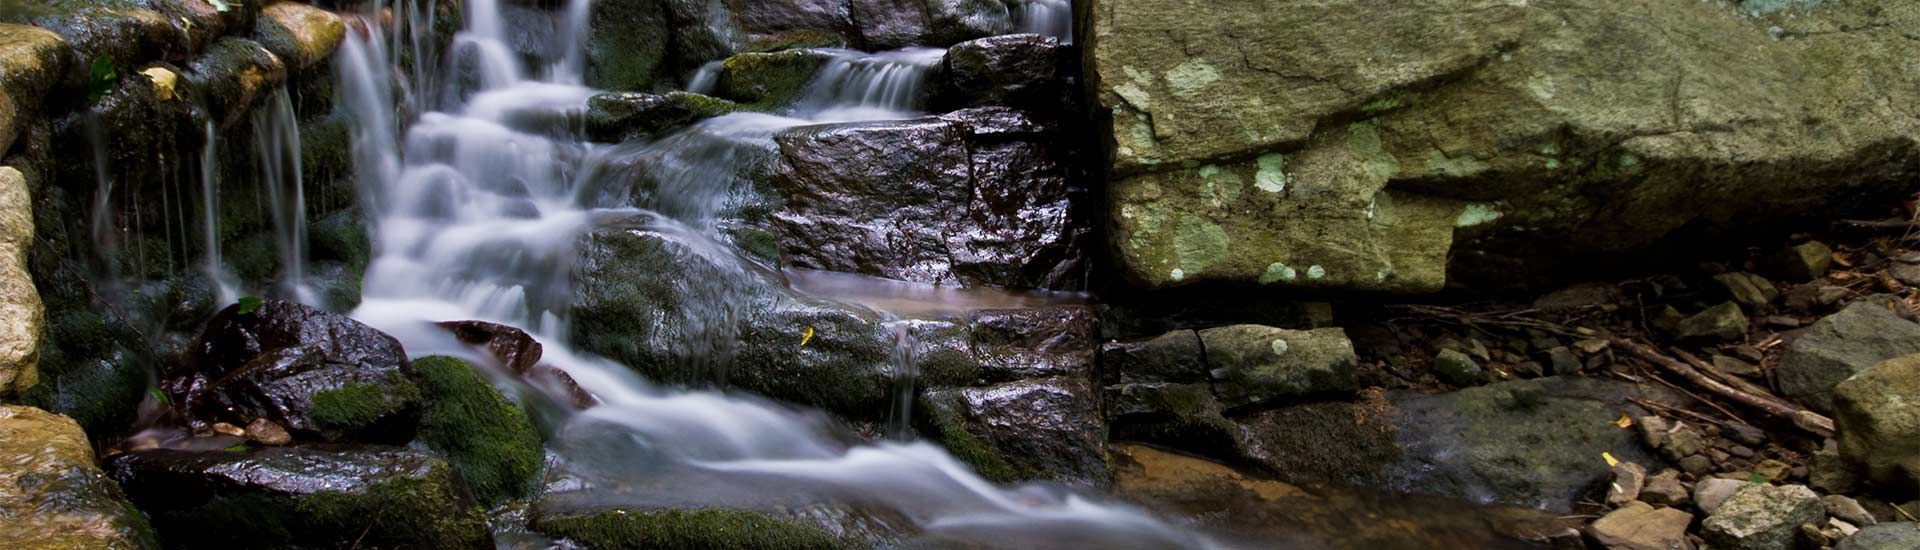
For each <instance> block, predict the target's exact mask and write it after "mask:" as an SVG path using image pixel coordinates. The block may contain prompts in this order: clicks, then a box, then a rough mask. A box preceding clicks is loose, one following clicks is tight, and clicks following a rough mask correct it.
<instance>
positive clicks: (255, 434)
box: [247, 418, 293, 447]
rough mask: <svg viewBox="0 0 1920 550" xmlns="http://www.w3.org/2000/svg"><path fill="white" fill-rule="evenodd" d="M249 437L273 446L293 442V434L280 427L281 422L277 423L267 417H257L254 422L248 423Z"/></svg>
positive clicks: (256, 441)
mask: <svg viewBox="0 0 1920 550" xmlns="http://www.w3.org/2000/svg"><path fill="white" fill-rule="evenodd" d="M247 438H248V439H252V440H253V441H254V442H255V443H259V444H261V445H267V446H271V447H278V446H281V445H286V444H288V443H292V442H293V436H292V435H291V434H288V433H287V429H286V428H283V427H280V425H279V424H275V423H273V421H272V420H267V419H265V418H255V419H253V422H249V423H247Z"/></svg>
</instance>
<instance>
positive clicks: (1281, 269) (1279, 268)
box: [1260, 262, 1300, 285]
mask: <svg viewBox="0 0 1920 550" xmlns="http://www.w3.org/2000/svg"><path fill="white" fill-rule="evenodd" d="M1299 277H1300V274H1299V272H1297V271H1294V269H1293V268H1291V267H1287V264H1283V263H1280V262H1274V263H1271V264H1267V272H1266V273H1261V274H1260V284H1263V285H1270V284H1273V283H1278V282H1282V281H1291V280H1294V279H1297V278H1299Z"/></svg>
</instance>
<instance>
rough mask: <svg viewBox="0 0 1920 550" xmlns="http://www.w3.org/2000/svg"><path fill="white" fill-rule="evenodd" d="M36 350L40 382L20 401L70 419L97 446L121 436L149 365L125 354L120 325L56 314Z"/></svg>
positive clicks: (78, 313) (84, 314)
mask: <svg viewBox="0 0 1920 550" xmlns="http://www.w3.org/2000/svg"><path fill="white" fill-rule="evenodd" d="M50 321H51V322H50V323H49V324H48V330H47V334H48V337H47V339H46V340H45V341H43V342H42V344H41V348H40V363H39V376H40V381H39V383H38V384H36V385H34V387H32V388H30V389H28V390H27V391H26V392H25V393H22V394H21V396H20V401H21V402H22V403H26V404H29V405H33V406H35V407H39V408H42V409H46V410H49V411H53V412H55V413H59V414H62V415H65V416H68V417H71V418H73V419H74V420H75V421H76V422H79V423H80V426H81V427H83V428H85V429H86V431H87V434H88V435H90V436H92V437H93V438H95V439H96V440H99V441H110V440H113V439H116V438H118V437H119V436H122V435H125V434H126V432H127V430H128V429H129V428H130V427H132V426H133V421H134V417H135V416H136V415H137V414H138V412H139V408H140V401H141V400H142V399H145V397H146V393H147V376H148V374H147V372H148V370H149V365H152V364H153V362H152V361H151V359H148V358H145V357H143V356H142V355H140V354H137V353H135V352H133V351H131V350H132V349H134V348H132V347H130V346H128V345H127V343H128V342H134V341H137V340H136V339H134V337H133V336H132V334H130V333H128V331H127V330H126V328H125V327H124V325H121V324H119V323H118V322H117V321H110V320H108V319H107V318H106V317H105V316H103V315H101V314H99V313H95V312H93V311H87V310H68V311H61V312H56V313H55V314H54V315H53V316H52V317H51V318H50Z"/></svg>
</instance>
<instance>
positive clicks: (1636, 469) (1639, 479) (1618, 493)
mask: <svg viewBox="0 0 1920 550" xmlns="http://www.w3.org/2000/svg"><path fill="white" fill-rule="evenodd" d="M1646 485H1647V468H1646V467H1645V466H1641V465H1639V464H1634V463H1632V462H1622V463H1619V464H1615V465H1614V466H1613V483H1611V484H1608V485H1607V505H1609V506H1625V505H1626V504H1627V503H1629V502H1633V501H1636V500H1640V491H1641V490H1642V489H1645V488H1646Z"/></svg>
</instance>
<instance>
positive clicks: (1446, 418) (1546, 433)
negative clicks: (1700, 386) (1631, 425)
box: [1233, 377, 1682, 511]
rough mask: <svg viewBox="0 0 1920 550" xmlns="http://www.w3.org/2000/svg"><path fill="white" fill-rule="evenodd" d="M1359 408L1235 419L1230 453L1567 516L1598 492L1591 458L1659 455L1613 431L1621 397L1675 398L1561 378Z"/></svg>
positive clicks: (1334, 479)
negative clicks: (1236, 429)
mask: <svg viewBox="0 0 1920 550" xmlns="http://www.w3.org/2000/svg"><path fill="white" fill-rule="evenodd" d="M1362 395H1363V399H1362V400H1360V401H1359V402H1356V403H1345V402H1338V403H1315V404H1307V405H1296V406H1292V407H1284V408H1278V409H1272V410H1266V411H1261V412H1258V413H1253V414H1248V415H1245V416H1237V417H1235V418H1234V419H1233V420H1234V422H1236V423H1238V424H1239V427H1240V428H1241V431H1242V432H1243V433H1242V434H1241V435H1239V436H1237V437H1241V438H1243V439H1242V440H1240V441H1239V442H1238V443H1237V444H1238V447H1236V448H1235V452H1236V453H1238V455H1239V456H1241V457H1243V458H1242V460H1245V461H1248V462H1251V463H1255V464H1259V465H1262V466H1264V467H1266V468H1267V469H1268V470H1270V471H1272V472H1274V473H1275V474H1276V475H1279V476H1282V478H1283V479H1287V480H1289V481H1295V482H1320V483H1344V484H1348V485H1353V486H1361V487H1375V488H1382V489H1386V490H1391V491H1403V492H1416V491H1417V492H1421V493H1426V494H1434V495H1443V496H1453V497H1456V498H1470V499H1473V500H1476V501H1479V502H1495V503H1502V504H1511V505H1517V506H1529V507H1538V508H1543V509H1547V510H1555V511H1564V510H1568V509H1570V508H1571V507H1572V504H1573V502H1575V501H1577V500H1579V499H1581V498H1585V497H1586V496H1587V495H1589V494H1590V493H1589V491H1590V490H1592V489H1596V488H1598V487H1602V486H1605V485H1606V483H1607V475H1608V474H1607V471H1606V470H1604V469H1602V468H1596V467H1594V459H1595V457H1598V456H1600V453H1602V452H1607V453H1611V454H1612V455H1613V456H1614V457H1616V458H1618V459H1620V460H1623V461H1628V462H1636V463H1642V464H1651V463H1654V462H1655V461H1656V460H1657V459H1656V458H1654V457H1653V456H1651V455H1650V454H1649V453H1648V451H1647V450H1645V449H1643V448H1641V447H1640V446H1639V445H1638V444H1637V441H1636V440H1637V436H1636V435H1635V434H1634V433H1633V432H1632V431H1631V430H1622V429H1620V428H1619V427H1618V426H1615V425H1614V424H1613V420H1614V419H1617V418H1619V414H1620V411H1621V410H1622V409H1623V408H1624V407H1625V406H1627V405H1628V401H1627V399H1628V398H1638V399H1644V400H1652V401H1654V402H1662V403H1680V402H1682V401H1679V400H1678V399H1677V397H1676V396H1674V395H1672V394H1667V393H1664V392H1659V391H1656V390H1650V389H1647V388H1639V387H1635V386H1634V385H1632V384H1626V383H1616V382H1610V381H1604V380H1593V379H1584V378H1570V377H1551V378H1542V379H1537V380H1519V381H1511V382H1502V383H1497V384H1492V385H1488V386H1480V387H1476V388H1469V389H1464V390H1459V391H1455V392H1451V393H1446V394H1440V395H1419V394H1416V393H1411V392H1394V393H1388V394H1386V395H1382V396H1378V397H1368V396H1367V394H1365V393H1363V394H1362Z"/></svg>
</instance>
